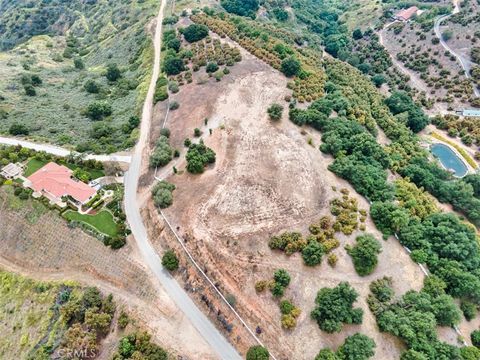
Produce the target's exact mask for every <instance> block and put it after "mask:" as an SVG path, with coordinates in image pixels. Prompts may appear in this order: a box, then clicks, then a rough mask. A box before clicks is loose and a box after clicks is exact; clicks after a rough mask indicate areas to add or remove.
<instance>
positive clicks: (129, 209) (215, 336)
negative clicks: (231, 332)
mask: <svg viewBox="0 0 480 360" xmlns="http://www.w3.org/2000/svg"><path fill="white" fill-rule="evenodd" d="M165 3H166V0H162V2H161V6H160V12H159V14H158V17H157V27H156V30H155V36H154V47H155V58H154V66H153V71H152V79H151V82H150V86H149V89H148V93H147V97H146V99H145V103H144V106H143V112H142V122H141V125H140V138H139V140H138V143H137V145H136V147H135V150H134V153H133V156H132V159H131V163H130V168H129V170H128V171H127V173H126V174H125V181H124V184H125V213H126V215H127V221H128V223H129V225H130V229H131V230H132V234H133V236H134V237H135V241H136V243H137V246H138V248H139V249H140V253H141V255H142V257H143V259H144V261H145V263H146V264H147V265H148V266H149V267H150V269H151V270H152V272H153V273H154V274H155V276H156V278H157V279H158V281H159V282H160V284H161V285H162V287H163V288H164V289H165V290H166V292H167V293H168V295H169V296H170V297H171V299H172V300H173V301H174V302H175V303H176V305H177V306H178V308H179V309H181V311H182V312H183V313H184V314H185V316H186V317H187V318H188V319H189V320H190V322H191V323H192V325H193V326H194V327H195V328H196V329H197V330H198V332H199V333H200V335H201V336H203V337H204V339H205V340H206V342H207V343H208V344H209V345H210V346H211V347H212V349H213V350H214V351H215V352H216V353H217V354H218V356H219V358H220V359H226V360H230V359H231V360H236V359H241V357H240V355H239V354H238V352H237V351H236V350H235V348H234V347H233V346H232V345H231V344H230V343H229V342H228V341H227V340H226V338H225V337H224V336H223V335H222V334H221V333H220V332H219V331H218V330H217V328H215V326H214V325H213V324H212V323H211V322H210V320H209V319H208V318H207V317H206V316H205V314H203V312H202V311H200V310H199V309H198V308H197V306H196V305H195V303H194V302H193V301H192V299H190V297H189V296H188V294H187V293H186V292H185V290H184V289H183V288H182V287H180V285H179V284H178V283H177V281H176V280H175V279H174V278H173V277H172V276H170V274H169V273H168V271H167V270H165V269H163V267H162V264H161V259H160V257H159V256H158V254H157V253H156V251H155V249H154V248H153V246H152V245H151V243H150V242H149V240H148V235H147V230H146V228H145V225H144V223H143V219H142V216H141V214H140V208H139V203H138V201H137V188H138V179H139V177H140V175H141V163H142V152H143V149H144V148H145V146H146V144H147V140H148V134H149V132H150V123H151V119H152V113H153V95H154V92H155V83H156V80H157V78H158V75H159V72H160V52H161V50H160V49H161V33H162V20H163V10H164V7H165Z"/></svg>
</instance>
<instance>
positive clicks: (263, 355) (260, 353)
mask: <svg viewBox="0 0 480 360" xmlns="http://www.w3.org/2000/svg"><path fill="white" fill-rule="evenodd" d="M269 358H270V353H269V352H268V350H267V349H266V348H264V347H263V346H260V345H255V346H251V347H250V348H249V349H248V351H247V357H246V360H268V359H269Z"/></svg>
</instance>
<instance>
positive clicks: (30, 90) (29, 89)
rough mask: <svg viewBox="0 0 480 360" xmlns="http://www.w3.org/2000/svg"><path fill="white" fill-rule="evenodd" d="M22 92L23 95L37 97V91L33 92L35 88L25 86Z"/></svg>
mask: <svg viewBox="0 0 480 360" xmlns="http://www.w3.org/2000/svg"><path fill="white" fill-rule="evenodd" d="M23 88H24V90H25V94H26V95H27V96H35V95H37V91H36V90H35V88H34V87H33V85H30V84H28V85H25V86H24V87H23Z"/></svg>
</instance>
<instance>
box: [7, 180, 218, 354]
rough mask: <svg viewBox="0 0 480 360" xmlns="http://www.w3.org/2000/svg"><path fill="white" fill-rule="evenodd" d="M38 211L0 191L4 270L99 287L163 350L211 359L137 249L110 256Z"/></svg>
mask: <svg viewBox="0 0 480 360" xmlns="http://www.w3.org/2000/svg"><path fill="white" fill-rule="evenodd" d="M38 205H39V202H38V201H32V200H28V201H27V202H24V201H22V200H19V199H18V198H16V197H13V195H11V194H9V193H7V192H6V190H5V189H4V188H3V187H2V188H0V229H2V233H1V235H0V254H1V255H0V265H1V266H2V267H4V268H6V269H7V270H10V271H15V272H18V273H22V274H25V275H27V276H31V277H33V278H35V279H40V280H66V279H71V280H76V281H79V282H80V283H82V284H86V285H90V286H98V287H99V288H101V289H102V290H103V291H105V292H112V293H113V294H114V295H115V296H116V298H117V299H118V300H119V301H120V302H124V303H125V305H126V306H127V307H128V308H129V309H130V310H131V311H132V312H133V313H134V314H135V315H136V317H138V318H139V319H140V321H142V322H143V323H144V324H145V326H146V327H147V328H149V330H150V331H151V333H152V335H153V336H154V338H155V339H156V340H157V341H158V342H159V343H160V344H162V345H163V346H164V347H166V348H168V349H171V350H173V351H174V352H175V353H178V354H184V355H187V356H190V357H192V358H193V356H196V355H198V354H201V355H202V358H205V359H213V358H215V356H213V355H212V352H211V350H210V348H209V347H208V345H207V344H206V343H205V342H204V340H203V339H202V337H201V336H200V335H199V334H198V333H197V331H196V330H195V329H194V328H193V327H192V326H191V325H190V324H189V322H188V321H187V320H186V319H185V318H184V316H183V315H182V313H181V312H179V311H178V309H177V308H176V307H175V305H174V304H173V303H172V302H171V300H170V298H169V297H168V296H167V294H165V292H164V291H163V289H161V288H160V287H159V286H156V285H154V284H156V282H154V281H150V274H149V273H148V272H147V271H146V269H145V268H144V267H143V266H142V265H141V264H140V263H139V262H138V261H137V255H136V249H135V248H133V247H132V246H126V247H125V248H123V249H122V250H119V251H116V252H114V251H111V250H109V248H107V247H105V246H104V245H103V244H102V243H101V242H100V241H98V240H97V239H95V238H92V237H90V236H88V235H87V234H85V233H84V232H82V231H81V230H80V229H71V228H69V227H68V226H67V224H66V222H65V220H63V219H61V218H60V217H59V216H58V214H56V213H54V212H52V211H44V210H42V209H41V207H39V206H38ZM130 243H132V242H130Z"/></svg>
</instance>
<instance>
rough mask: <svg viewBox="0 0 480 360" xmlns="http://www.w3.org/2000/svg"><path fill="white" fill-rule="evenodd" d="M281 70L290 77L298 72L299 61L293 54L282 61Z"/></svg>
mask: <svg viewBox="0 0 480 360" xmlns="http://www.w3.org/2000/svg"><path fill="white" fill-rule="evenodd" d="M281 70H282V72H283V73H284V74H285V76H287V77H292V76H295V75H297V74H298V73H299V72H300V62H299V61H298V60H297V59H295V58H294V57H293V56H291V57H288V58H286V59H284V60H283V61H282V65H281Z"/></svg>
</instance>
